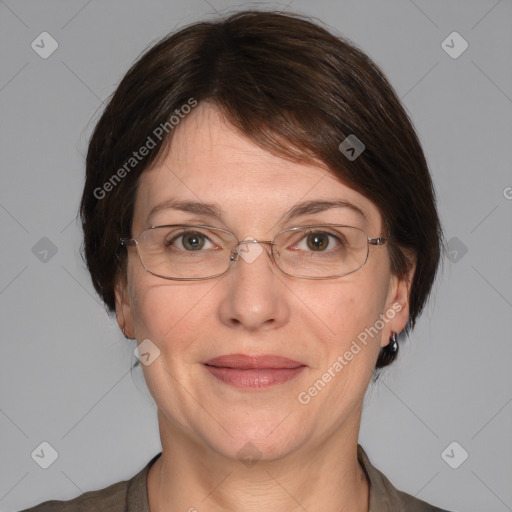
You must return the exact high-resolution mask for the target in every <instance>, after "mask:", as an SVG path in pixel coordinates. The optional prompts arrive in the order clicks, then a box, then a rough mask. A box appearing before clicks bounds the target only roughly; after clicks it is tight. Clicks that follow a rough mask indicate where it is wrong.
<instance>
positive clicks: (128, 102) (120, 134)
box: [80, 11, 442, 367]
mask: <svg viewBox="0 0 512 512" xmlns="http://www.w3.org/2000/svg"><path fill="white" fill-rule="evenodd" d="M191 98H193V99H194V100H195V101H197V102H201V101H206V100H207V101H208V102H210V103H213V104H214V105H216V106H217V107H218V108H219V109H220V111H221V112H222V113H223V115H225V117H226V119H227V120H228V121H229V122H230V123H232V125H233V126H234V127H235V128H237V129H238V130H239V131H240V132H241V133H243V134H245V135H246V136H248V137H249V138H250V139H251V140H252V141H254V142H255V143H256V144H258V145H259V146H261V147H262V148H264V149H266V150H268V151H270V152H272V153H273V154H275V155H277V156H281V157H283V158H286V159H288V160H292V161H295V162H309V163H314V162H315V161H316V162H318V161H320V162H322V163H323V164H324V165H325V166H326V167H327V168H328V169H329V170H330V171H331V172H332V173H333V174H334V175H335V176H336V177H338V178H339V179H340V180H341V181H343V182H344V183H346V184H348V186H350V187H352V188H354V189H355V190H357V191H358V192H360V193H361V194H363V195H364V196H365V197H367V198H368V199H370V200H371V201H373V203H374V204H375V205H376V206H377V208H378V209H379V211H380V213H381V215H382V217H383V219H384V221H385V223H386V225H387V226H388V228H389V232H390V235H391V238H390V241H389V245H388V248H389V249H388V250H389V254H390V259H391V267H392V271H393V273H394V274H395V275H397V276H399V277H403V276H405V275H407V273H408V272H409V271H410V270H411V263H410V259H409V258H407V257H406V252H407V251H411V252H412V253H413V254H414V255H416V257H417V262H416V270H415V273H414V278H413V281H412V284H411V291H410V315H409V322H408V325H407V327H406V329H405V331H404V333H406V332H408V331H409V330H410V329H411V328H412V327H414V325H415V321H416V318H417V317H418V315H419V314H420V313H421V311H422V310H423V307H424V305H425V303H426V300H427V298H428V295H429V293H430V290H431V287H432V284H433V281H434V278H435V275H436V271H437V267H438V264H439V259H440V250H441V247H442V231H441V227H440V223H439V218H438V214H437V210H436V204H435V195H434V189H433V185H432V181H431V177H430V174H429V171H428V167H427V163H426V161H425V157H424V154H423V151H422V148H421V145H420V143H419V141H418V138H417V136H416V133H415V131H414V128H413V126H412V123H411V121H410V119H409V117H408V115H407V114H406V112H405V111H404V108H403V107H402V105H401V103H400V100H399V99H398V97H397V95H396V93H395V92H394V90H393V88H392V87H391V85H390V84H389V83H388V81H387V79H386V78H385V76H384V74H383V73H382V72H381V71H380V69H379V68H378V67H377V65H376V64H375V63H374V62H373V61H372V60H371V59H370V58H369V57H368V56H367V55H366V54H365V53H363V52H362V51H361V50H359V49H357V48H356V47H355V46H354V45H353V44H352V43H351V42H349V41H348V40H346V39H345V38H343V37H339V36H335V35H333V34H331V33H330V32H329V31H327V30H326V29H324V28H322V27H321V26H319V25H318V24H317V23H313V22H312V21H310V20H308V19H305V18H303V17H301V16H298V15H291V14H282V13H279V12H272V11H242V12H238V13H235V14H231V15H229V16H227V17H224V18H221V19H219V20H216V21H213V22H200V23H195V24H193V25H190V26H187V27H185V28H183V29H181V30H179V31H178V32H176V33H174V34H171V35H169V36H167V37H165V38H164V39H163V40H161V41H159V42H158V43H157V44H156V45H154V46H153V47H152V48H150V49H149V50H147V51H146V52H145V53H144V54H143V55H142V56H141V57H140V58H139V59H138V60H137V61H136V62H135V64H134V65H133V66H132V67H131V68H130V70H129V71H128V72H127V73H126V75H125V77H124V78H123V79H122V81H121V83H120V84H119V86H118V88H117V90H116V91H115V93H114V94H113V95H112V97H111V98H110V100H109V101H108V104H107V106H106V108H105V110H104V112H103V114H102V116H101V118H100V120H99V121H98V123H97V125H96V127H95V129H94V132H93V134H92V137H91V140H90V144H89V150H88V153H87V168H86V182H85V187H84V191H83V197H82V202H81V206H80V214H81V219H82V225H83V231H84V243H83V255H84V259H85V261H86V264H87V266H88V269H89V272H90V274H91V277H92V282H93V284H94V287H95V289H96V291H97V292H98V293H99V295H100V296H101V298H102V299H103V301H104V303H105V305H106V307H107V309H108V310H109V311H110V312H113V311H114V310H115V296H114V285H115V281H116V278H117V277H118V275H119V273H120V272H124V269H125V263H126V250H125V249H124V248H123V247H121V246H120V244H119V238H120V237H123V236H128V237H131V236H132V233H131V225H132V220H133V210H134V202H135V194H136V190H137V185H138V180H139V177H140V176H141V174H142V173H143V172H144V170H146V169H148V168H149V167H150V166H151V165H152V164H154V163H155V162H156V161H157V158H159V156H161V155H162V154H163V151H164V148H166V147H167V148H168V147H169V142H170V138H171V136H172V133H173V132H172V130H170V129H169V130H166V131H165V134H163V136H161V138H160V139H158V140H156V141H155V140H154V142H155V147H153V149H151V150H150V151H149V152H148V153H147V154H146V155H145V156H144V157H140V159H138V160H137V163H136V165H134V166H133V168H127V167H126V162H128V161H130V158H133V152H134V151H135V150H137V149H138V148H141V147H142V146H144V145H145V144H146V143H147V140H148V136H150V135H151V134H152V133H154V131H155V128H156V127H158V126H164V125H165V124H166V123H167V126H169V120H170V118H171V117H172V116H173V115H176V113H177V109H179V108H180V107H181V106H182V105H185V104H187V102H190V99H191ZM352 134H353V135H356V137H357V138H358V139H359V140H360V141H362V142H363V144H364V146H365V149H364V152H363V153H362V154H361V155H360V156H359V157H358V158H356V159H354V160H351V159H348V158H347V157H346V155H344V154H342V152H341V151H340V149H339V145H340V143H341V142H342V141H344V139H345V138H346V137H348V136H350V135H352ZM153 139H156V137H153ZM121 169H124V170H125V172H121ZM116 173H117V174H116ZM115 176H117V178H116V179H115V180H113V178H115ZM121 178H122V179H121ZM107 191H108V193H107ZM394 358H395V354H394V353H392V352H391V351H389V350H386V349H384V350H383V351H381V354H380V356H379V360H378V362H377V367H382V366H385V365H387V364H389V363H390V362H392V361H393V359H394Z"/></svg>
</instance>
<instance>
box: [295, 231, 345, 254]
mask: <svg viewBox="0 0 512 512" xmlns="http://www.w3.org/2000/svg"><path fill="white" fill-rule="evenodd" d="M340 245H345V244H344V241H343V240H342V239H341V238H340V237H339V236H337V235H334V234H332V233H327V232H325V231H311V232H309V233H306V234H305V236H303V238H302V239H301V240H300V241H299V242H298V243H297V244H295V245H294V246H293V247H292V249H299V250H301V251H312V252H327V250H328V249H329V250H333V249H337V248H339V247H340Z"/></svg>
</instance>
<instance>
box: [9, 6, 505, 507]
mask: <svg viewBox="0 0 512 512" xmlns="http://www.w3.org/2000/svg"><path fill="white" fill-rule="evenodd" d="M257 5H260V6H264V7H267V8H268V7H277V8H279V9H289V10H293V11H297V12H301V13H304V14H311V15H314V16H316V17H318V18H319V19H320V20H323V21H324V22H326V23H328V24H329V25H330V26H331V27H332V28H333V29H335V30H336V31H338V32H339V33H341V34H344V35H346V36H348V37H349V38H351V39H352V40H353V41H355V42H356V43H357V44H358V45H359V46H360V47H361V48H362V49H363V50H365V51H366V52H367V53H368V54H369V55H370V56H371V57H372V58H373V59H374V60H375V61H376V62H377V63H378V64H379V65H380V66H381V67H382V68H383V70H384V72H385V73H386V74H387V76H388V77H389V79H390V81H391V83H392V84H393V85H394V86H395V88H396V90H397V92H398V94H399V96H400V97H401V98H402V100H403V102H404V104H405V106H406V108H407V110H408V112H409V113H410V115H411V117H412V120H413V122H414V124H415V126H416V128H417V131H418V134H419V136H420V139H421V141H422V143H423V145H424V149H425V152H426V155H427V159H428V162H429V165H430V168H431V172H432V174H433V178H434V181H435V184H436V187H437V192H438V198H439V210H440V214H441V218H442V221H443V224H444V228H445V231H446V237H447V239H448V240H451V241H450V249H451V250H456V251H457V253H455V252H452V253H451V256H450V258H451V260H452V261H450V259H447V260H446V262H445V268H444V272H443V274H442V276H441V277H440V279H439V280H438V283H437V285H436V289H435V292H434V297H433V300H432V301H431V304H430V306H429V308H428V310H427V311H426V312H425V314H424V315H423V317H422V318H421V320H420V322H419V324H418V327H417V329H416V330H415V331H414V332H413V333H412V336H411V340H410V341H409V342H407V344H406V345H405V346H403V347H402V350H401V354H400V359H399V361H398V363H397V364H395V365H394V366H393V367H392V368H390V369H388V370H387V371H386V372H385V373H384V374H383V375H382V377H381V379H380V382H379V383H378V384H377V385H376V386H373V387H372V388H371V389H370V391H369V393H368V395H367V400H366V409H365V412H364V417H363V423H362V430H361V438H360V441H361V444H362V445H363V446H364V447H365V449H366V450H367V452H368V454H369V455H370V458H371V460H372V462H373V463H374V464H375V465H377V466H378V467H379V468H380V469H381V470H383V471H384V472H385V473H386V474H387V476H388V477H389V478H390V479H391V480H392V482H393V483H394V484H395V485H396V486H397V487H399V488H401V489H403V490H406V491H407V492H409V493H411V494H413V495H416V496H418V497H419V498H421V499H424V500H427V501H430V502H432V503H434V504H437V505H439V506H442V507H443V508H447V509H451V510H460V511H464V512H466V511H484V510H485V511H486V512H501V511H506V510H512V486H511V485H510V482H511V481H512V436H511V432H512V428H511V427H512V372H511V371H510V366H511V363H512V343H511V341H512V340H511V335H510V333H511V327H512V286H511V284H512V265H511V261H512V258H511V255H512V236H511V220H512V215H511V212H512V200H510V199H507V197H506V196H508V197H510V196H512V189H510V188H507V187H512V172H511V167H512V144H511V140H512V138H511V136H512V66H511V65H510V63H511V62H512V44H511V43H512V3H511V2H510V0H501V1H496V0H489V1H487V0H479V1H476V0H472V1H468V0H464V1H463V0H458V1H455V0H452V1H450V2H445V1H440V0H439V1H436V0H435V1H426V0H415V1H412V0H392V1H391V0H387V1H383V0H372V1H369V0H366V1H356V0H344V1H327V0H315V2H306V1H301V0H295V1H292V2H290V3H289V5H288V7H287V6H286V4H284V3H280V4H276V3H261V2H260V3H258V4H256V3H249V2H242V3H240V2H239V3H235V2H231V1H227V0H208V1H206V0H205V1H203V0H175V1H173V2H169V1H163V0H161V1H156V0H155V1H146V2H142V1H135V0H130V1H122V2H121V1H120V0H119V1H113V0H112V1H103V2H100V1H98V0H92V1H89V2H87V1H85V0H80V1H66V2H63V1H62V2H56V1H35V0H34V1H26V0H23V1H22V0H19V1H15V0H7V1H4V2H0V48H1V52H2V53H1V66H0V73H1V75H0V109H1V120H2V121H1V150H0V169H1V171H0V173H1V174H0V176H1V187H0V220H1V226H2V231H1V235H2V238H1V243H0V257H1V265H0V315H1V319H0V320H1V329H2V337H1V351H0V353H1V357H0V431H1V437H0V449H1V452H0V453H1V465H0V510H1V511H2V512H10V511H15V510H19V509H21V508H25V507H28V506H30V505H34V504H36V503H39V502H41V501H43V500H48V499H70V498H72V497H74V496H77V495H78V494H81V493H82V492H84V491H86V490H91V489H98V488H101V487H105V486H107V485H109V484H110V483H113V482H116V481H119V480H121V479H126V478H130V477H131V476H133V475H134V474H135V473H136V472H138V471H139V470H140V469H141V468H142V467H143V466H144V465H145V464H146V463H147V462H148V460H149V459H150V458H151V457H152V456H153V455H154V454H156V453H157V452H158V451H160V441H159V436H158V430H157V424H156V412H155V406H154V404H153V403H152V399H151V397H150V395H149V393H148V392H147V389H146V388H145V384H144V382H143V378H142V374H141V370H140V368H137V369H135V370H133V371H132V372H131V371H130V367H131V365H132V364H133V363H134V361H135V358H134V356H133V353H132V351H133V348H134V346H135V345H134V344H133V343H134V342H133V343H130V342H127V341H125V340H124V338H123V337H122V335H121V334H120V332H119V331H118V328H117V325H116V323H115V321H113V320H112V319H110V318H109V317H108V316H107V314H106V313H105V311H104V309H103V307H102V305H101V304H100V302H99V299H98V298H97V297H96V295H95V294H94V292H93V289H92V286H91V284H90V280H89V277H88V274H87V273H86V271H85V269H84V266H83V263H82V261H81V258H80V256H79V252H78V250H79V245H80V229H79V226H78V224H77V222H76V219H75V215H76V211H77V207H78V203H79V199H80V194H81V187H82V184H83V175H84V159H83V155H84V154H85V151H86V147H87V140H88V137H89V135H90V132H91V129H92V126H93V124H94V120H95V119H97V117H98V115H99V112H101V108H102V101H103V100H104V99H105V98H106V97H107V96H108V95H110V94H111V93H112V92H113V90H114V88H115V86H116V84H117V83H118V82H119V80H120V79H121V77H122V75H123V74H124V72H125V71H126V70H127V69H128V67H129V65H130V64H131V63H132V62H133V60H134V59H135V58H136V57H137V56H138V55H139V53H140V52H141V51H142V50H143V49H144V48H146V46H147V45H148V44H150V43H151V42H153V41H155V40H156V39H158V38H160V37H162V36H163V35H165V34H167V33H168V32H169V31H172V30H175V29H177V28H178V27H180V26H182V25H184V24H186V23H190V22H192V21H196V20H199V19H203V18H208V17H211V16H213V15H215V13H216V11H219V12H225V11H226V10H230V9H240V8H244V7H254V6H257ZM43 31H47V32H49V33H50V34H51V35H52V37H53V38H55V40H56V41H57V42H58V45H59V47H58V49H57V51H55V53H53V54H52V55H51V56H50V57H49V58H47V59H42V58H41V57H40V56H39V55H38V54H37V53H36V52H35V51H34V50H33V49H32V48H31V42H32V41H33V40H35V39H36V37H37V36H38V35H39V34H40V33H41V32H43ZM453 31H457V32H459V33H460V34H461V35H462V37H463V38H464V39H465V40H466V41H467V42H468V43H469V47H468V49H467V50H466V51H465V52H464V53H463V54H462V55H460V56H459V57H458V58H457V59H453V58H451V57H450V56H449V55H448V54H447V53H446V52H445V51H444V50H443V48H442V47H441V43H442V41H443V40H444V39H445V38H446V37H447V36H448V35H449V34H450V33H451V32H453ZM43 237H46V238H48V239H49V240H51V243H52V244H53V245H54V246H55V247H54V251H55V249H56V251H57V252H56V253H55V254H52V252H51V250H50V252H48V254H46V255H45V254H44V253H41V252H40V251H42V250H43V249H44V248H45V247H46V248H48V246H49V244H48V241H46V240H44V241H42V242H40V239H41V238H43ZM453 237H455V238H456V239H455V240H454V239H453ZM38 243H39V245H37V244H38ZM34 246H36V248H35V249H33V248H34ZM464 247H465V248H467V252H466V253H465V254H464V250H465V249H464ZM461 249H462V251H461ZM461 256H462V257H461ZM44 257H46V261H41V258H43V259H44ZM42 441H47V442H49V443H50V444H51V445H52V446H53V447H54V448H55V450H57V452H58V459H57V460H56V461H55V462H54V463H53V464H52V465H51V466H50V467H49V468H48V469H46V470H45V469H42V468H41V467H39V465H37V464H36V463H35V462H34V460H33V459H32V458H31V453H32V452H33V450H34V449H35V448H36V447H37V446H38V445H39V444H40V443H41V442H42ZM452 441H457V442H458V443H459V444H460V445H461V446H462V447H464V449H465V450H466V451H467V452H468V453H469V458H468V459H467V460H466V461H465V462H464V463H463V464H462V465H460V467H458V469H452V468H451V467H449V466H448V465H447V463H446V462H445V461H444V460H443V458H442V457H441V453H442V452H443V450H444V449H445V448H446V447H447V446H448V445H449V444H450V443H451V442H452ZM454 453H455V457H459V454H458V452H454Z"/></svg>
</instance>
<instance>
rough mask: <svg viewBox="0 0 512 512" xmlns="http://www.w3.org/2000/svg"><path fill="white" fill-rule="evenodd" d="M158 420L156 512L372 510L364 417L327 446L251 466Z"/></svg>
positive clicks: (153, 471) (151, 490) (153, 478)
mask: <svg viewBox="0 0 512 512" xmlns="http://www.w3.org/2000/svg"><path fill="white" fill-rule="evenodd" d="M158 417H159V426H160V435H161V439H162V455H161V456H160V457H159V458H158V459H157V461H156V462H155V463H154V464H153V466H152V467H151V468H150V470H149V473H148V479H147V487H148V497H149V506H150V509H151V512H175V511H176V512H178V511H189V512H196V511H197V512H202V511H203V510H208V511H209V512H210V511H211V512H217V511H219V512H220V511H223V512H235V511H236V512H256V511H258V512H259V511H261V510H272V511H275V512H292V511H304V510H307V511H308V512H317V511H318V512H320V511H322V512H330V511H332V512H334V511H336V512H348V511H350V512H367V511H368V506H369V483H368V481H367V479H366V475H365V473H364V471H363V469H362V468H361V466H360V465H359V462H358V460H357V437H358V433H359V420H360V415H359V418H357V419H356V421H355V422H353V425H352V426H349V425H345V427H346V428H344V427H342V428H340V429H339V430H338V431H337V432H335V433H334V434H332V435H331V436H329V437H328V438H327V439H324V441H323V442H322V444H321V445H318V444H316V445H314V446H313V445H311V446H302V447H301V448H300V449H298V450H296V451H294V452H292V453H290V454H288V455H287V456H285V457H283V458H281V459H279V460H271V461H265V460H263V459H261V460H258V461H256V462H255V463H254V464H247V465H246V464H243V463H242V462H241V461H239V460H232V459H228V458H226V457H223V456H222V455H220V454H218V453H216V452H214V451H213V450H211V449H210V448H209V447H207V446H205V444H204V443H200V440H197V441H196V440H192V439H190V437H188V436H185V435H183V433H182V432H180V431H178V430H176V429H174V428H172V426H170V425H169V424H168V423H166V422H165V420H163V419H162V415H161V414H160V413H159V415H158ZM354 425H355V429H354Z"/></svg>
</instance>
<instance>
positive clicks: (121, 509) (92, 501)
mask: <svg viewBox="0 0 512 512" xmlns="http://www.w3.org/2000/svg"><path fill="white" fill-rule="evenodd" d="M160 455H161V454H160V453H159V454H158V455H156V456H155V457H153V458H152V459H151V460H150V461H149V462H148V464H147V465H146V466H145V467H144V468H143V469H142V470H141V471H139V473H137V474H136V475H135V476H134V477H132V478H131V479H129V480H123V481H121V482H117V483H115V484H112V485H109V486H108V487H105V488H104V489H99V490H95V491H88V492H85V493H83V494H81V495H80V496H77V497H76V498H73V499H71V500H66V501H56V500H51V501H45V502H44V503H40V504H39V505H36V506H35V507H31V508H27V509H24V510H22V511H20V512H98V511H100V510H108V511H109V512H149V504H148V497H147V487H146V477H147V473H148V471H149V468H150V467H151V466H152V465H153V463H154V462H155V461H156V459H157V458H158V457H159V456H160Z"/></svg>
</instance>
